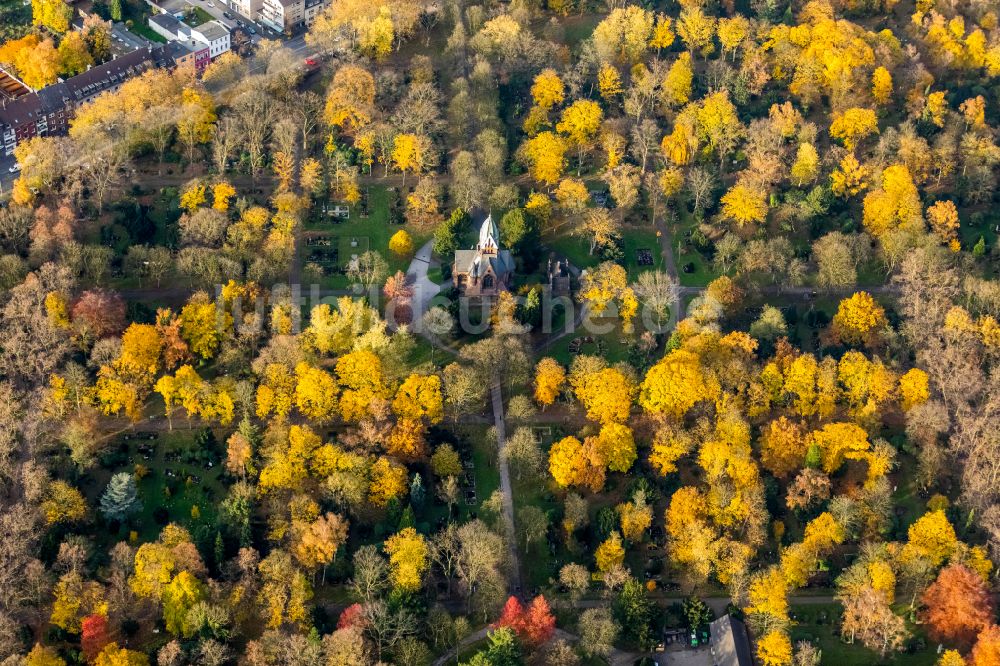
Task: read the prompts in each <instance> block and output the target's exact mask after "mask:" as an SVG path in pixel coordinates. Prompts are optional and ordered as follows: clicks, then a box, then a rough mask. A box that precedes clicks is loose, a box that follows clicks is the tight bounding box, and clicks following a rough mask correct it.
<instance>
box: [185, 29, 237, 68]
mask: <svg viewBox="0 0 1000 666" xmlns="http://www.w3.org/2000/svg"><path fill="white" fill-rule="evenodd" d="M191 38H192V39H194V40H195V41H198V42H201V43H202V44H207V45H208V55H209V56H210V57H211V58H212V60H215V59H216V58H218V57H219V56H220V55H222V54H223V53H225V52H226V51H228V50H229V47H230V46H231V44H232V42H231V41H230V35H229V28H227V27H226V26H225V25H223V24H222V23H221V22H219V21H206V22H205V23H202V24H201V25H199V26H197V27H195V28H191Z"/></svg>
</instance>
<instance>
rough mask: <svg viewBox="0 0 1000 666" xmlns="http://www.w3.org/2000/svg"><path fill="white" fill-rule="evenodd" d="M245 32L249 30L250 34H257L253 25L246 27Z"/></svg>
mask: <svg viewBox="0 0 1000 666" xmlns="http://www.w3.org/2000/svg"><path fill="white" fill-rule="evenodd" d="M247 32H249V33H250V34H251V35H256V34H257V30H256V29H254V27H253V26H250V27H249V28H247Z"/></svg>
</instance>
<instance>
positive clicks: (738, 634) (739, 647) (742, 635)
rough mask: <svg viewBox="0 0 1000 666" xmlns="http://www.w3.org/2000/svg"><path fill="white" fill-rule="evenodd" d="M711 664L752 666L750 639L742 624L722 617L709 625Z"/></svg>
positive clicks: (730, 617) (728, 617) (729, 616)
mask: <svg viewBox="0 0 1000 666" xmlns="http://www.w3.org/2000/svg"><path fill="white" fill-rule="evenodd" d="M709 630H710V631H711V636H712V637H711V640H710V641H709V645H710V646H711V648H712V663H713V664H716V666H753V658H752V657H751V655H750V637H749V636H747V628H746V627H745V626H744V625H743V623H742V622H740V621H739V620H737V619H736V618H734V617H732V616H731V615H724V616H722V617H720V618H719V619H718V620H715V621H714V622H712V624H711V625H709Z"/></svg>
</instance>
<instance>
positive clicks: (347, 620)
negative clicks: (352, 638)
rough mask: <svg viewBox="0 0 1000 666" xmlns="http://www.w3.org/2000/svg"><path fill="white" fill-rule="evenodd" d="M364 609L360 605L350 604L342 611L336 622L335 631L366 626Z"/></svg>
mask: <svg viewBox="0 0 1000 666" xmlns="http://www.w3.org/2000/svg"><path fill="white" fill-rule="evenodd" d="M366 622H367V621H366V620H365V609H364V606H362V605H361V604H351V605H350V606H348V607H347V608H345V609H344V612H342V613H341V614H340V618H338V620H337V629H347V628H349V627H358V628H364V626H365V624H366Z"/></svg>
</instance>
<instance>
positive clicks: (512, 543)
mask: <svg viewBox="0 0 1000 666" xmlns="http://www.w3.org/2000/svg"><path fill="white" fill-rule="evenodd" d="M490 397H491V398H492V402H493V420H494V425H495V426H496V430H497V454H498V455H497V457H498V458H499V459H500V492H502V493H503V515H504V524H505V526H506V527H507V545H508V547H509V548H510V564H511V583H512V586H511V587H512V588H513V589H512V590H511V592H512V593H513V594H514V596H516V597H520V596H521V592H522V587H521V563H520V561H519V559H518V556H517V533H516V532H515V531H514V489H513V486H512V485H511V483H510V466H509V465H508V464H507V458H506V456H503V455H500V452H501V451H503V447H504V443H505V442H506V441H507V440H506V434H507V433H506V424H505V423H504V418H503V393H502V392H501V391H500V385H499V384H494V385H493V387H492V388H491V389H490Z"/></svg>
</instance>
